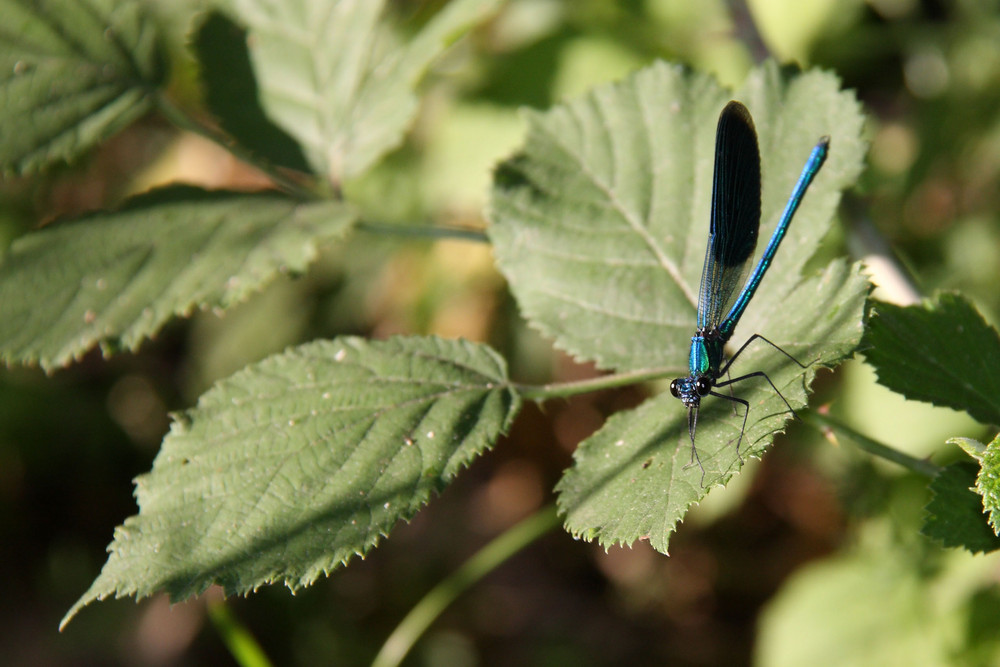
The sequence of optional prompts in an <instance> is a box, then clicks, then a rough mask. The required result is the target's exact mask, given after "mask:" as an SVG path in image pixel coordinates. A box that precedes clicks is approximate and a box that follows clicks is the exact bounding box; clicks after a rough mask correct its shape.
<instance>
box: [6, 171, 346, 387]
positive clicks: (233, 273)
mask: <svg viewBox="0 0 1000 667" xmlns="http://www.w3.org/2000/svg"><path fill="white" fill-rule="evenodd" d="M353 221H354V213H353V212H352V211H351V210H350V209H349V208H347V207H346V206H345V205H343V204H341V203H337V202H318V203H309V204H303V203H300V202H296V201H294V200H291V199H289V198H287V197H284V196H282V195H278V194H273V193H272V194H240V193H233V192H206V191H203V190H199V189H196V188H193V187H186V186H177V187H170V188H165V189H163V190H159V191H154V192H152V193H150V194H147V195H144V196H140V197H137V198H135V199H133V200H131V201H130V202H128V203H127V204H126V206H125V207H124V208H122V209H121V210H119V211H115V212H102V213H95V214H93V215H90V216H87V217H85V218H81V219H79V220H76V221H73V222H68V223H63V224H57V225H52V226H49V227H45V228H43V229H41V230H39V231H36V232H32V233H29V234H26V235H25V236H22V237H20V238H18V239H17V240H16V241H14V243H13V244H12V245H11V247H10V251H9V252H8V254H7V256H6V257H5V258H4V261H3V263H2V264H0V359H3V360H4V361H6V362H8V363H36V362H37V363H39V364H40V365H41V366H42V367H43V368H46V369H51V368H55V367H59V366H63V365H65V364H67V363H69V362H70V361H72V360H73V359H74V358H76V357H79V356H80V355H82V354H83V353H85V352H86V351H87V350H89V349H91V348H92V347H93V346H94V345H95V344H97V343H101V344H102V345H105V346H106V347H108V348H118V347H122V348H125V349H130V350H131V349H135V348H136V347H137V346H138V345H139V343H140V342H142V340H144V339H145V338H147V337H149V336H152V335H154V334H155V333H156V332H157V331H158V330H159V329H160V328H161V327H162V326H163V325H164V323H166V322H167V321H168V320H169V319H170V318H172V317H174V316H176V315H182V316H183V315H187V314H189V313H190V312H191V310H192V309H194V308H227V307H229V306H231V305H233V304H235V303H238V302H240V301H242V300H244V299H246V298H247V297H248V296H249V295H250V294H251V293H253V292H255V291H257V290H259V289H260V288H261V287H262V286H264V285H265V284H267V283H268V282H270V281H271V280H273V279H274V277H275V276H277V275H278V274H279V273H280V272H299V271H303V270H304V269H305V267H306V266H307V265H308V264H309V262H311V261H312V260H313V259H314V258H315V256H316V252H317V244H318V243H319V242H321V241H323V240H328V239H333V238H336V237H338V236H340V235H342V234H343V233H344V232H345V231H346V230H347V229H348V228H349V226H350V225H351V224H352V223H353Z"/></svg>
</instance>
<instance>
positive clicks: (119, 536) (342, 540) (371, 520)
mask: <svg viewBox="0 0 1000 667" xmlns="http://www.w3.org/2000/svg"><path fill="white" fill-rule="evenodd" d="M519 405H520V403H519V399H518V396H517V394H516V393H515V392H514V391H513V389H511V387H510V386H509V385H508V383H507V371H506V366H505V364H504V361H503V359H502V358H500V357H499V356H498V355H497V354H496V353H494V352H493V351H492V350H490V349H489V348H488V347H485V346H483V345H477V344H474V343H469V342H466V341H460V340H443V339H439V338H416V337H414V338H394V339H390V340H385V341H378V342H367V341H364V340H362V339H359V338H342V339H337V340H334V341H320V342H316V343H311V344H307V345H303V346H301V347H298V348H293V349H290V350H288V351H286V352H284V353H282V354H279V355H275V356H273V357H270V358H268V359H266V360H264V361H262V362H260V363H258V364H254V365H252V366H249V367H248V368H246V369H244V370H243V371H240V372H239V373H237V374H235V375H233V376H232V377H231V378H229V379H227V380H224V381H222V382H220V383H219V384H218V385H216V387H215V388H213V389H212V390H210V391H209V392H207V393H206V394H204V395H203V396H202V397H201V399H200V400H199V401H198V406H197V407H196V408H194V409H193V410H190V411H188V412H186V413H185V414H183V415H181V416H178V417H177V419H176V421H175V423H174V424H173V426H172V428H171V430H170V433H169V434H168V436H167V438H166V439H165V441H164V443H163V448H162V450H161V451H160V453H159V455H158V456H157V457H156V461H155V462H154V463H153V470H152V471H151V472H150V473H149V474H147V475H143V476H142V477H139V478H138V479H137V480H136V497H137V499H138V502H139V514H138V516H133V517H131V518H129V519H127V520H126V521H125V524H124V525H123V526H121V527H119V528H118V529H117V530H116V531H115V538H114V542H112V544H111V546H110V547H109V551H110V554H111V555H110V557H109V559H108V562H107V563H106V564H105V566H104V569H103V570H102V572H101V574H100V576H99V577H98V578H97V580H96V581H95V582H94V584H93V585H92V586H91V588H90V590H88V591H87V593H86V594H85V595H84V596H83V597H82V598H81V599H80V600H79V601H78V602H77V603H76V605H74V607H73V608H72V609H71V610H70V612H69V613H68V614H67V615H66V618H65V619H64V620H63V624H65V623H67V622H68V621H69V619H71V618H72V616H73V615H74V614H75V613H76V612H77V611H78V610H79V609H80V608H82V607H83V606H84V605H86V604H88V603H89V602H92V601H94V600H99V599H104V598H106V597H108V596H110V595H115V596H126V595H135V596H136V597H138V598H142V597H145V596H148V595H151V594H152V593H154V592H156V591H161V590H162V591H166V592H167V593H169V594H170V597H171V599H173V600H181V599H184V598H187V597H190V596H192V595H196V594H198V593H200V592H202V591H204V590H205V589H206V588H207V587H208V586H209V585H212V584H219V585H221V586H222V587H223V588H224V589H225V592H226V593H227V594H233V593H247V592H249V591H252V590H255V589H256V588H258V587H260V586H262V585H265V584H270V583H274V582H283V583H284V584H285V585H287V586H288V587H289V588H291V589H292V590H296V589H298V588H301V587H303V586H308V585H309V584H311V583H312V582H314V581H315V580H316V579H317V578H318V577H319V576H321V575H323V574H326V573H328V572H330V571H331V570H333V569H334V568H336V567H338V566H340V565H341V564H343V563H346V562H347V561H348V560H349V559H350V558H351V557H353V556H355V555H363V554H364V553H365V552H367V551H368V550H369V549H370V548H371V547H373V546H374V545H375V544H377V542H378V541H379V539H380V538H381V537H382V536H383V535H386V534H387V533H388V531H389V529H390V528H391V527H392V526H393V525H394V524H395V523H396V522H397V521H399V520H400V519H408V518H410V517H411V516H413V514H414V513H415V512H416V511H417V509H419V507H421V506H422V505H423V504H425V503H426V502H427V500H428V499H429V498H430V496H431V494H432V493H434V492H437V491H440V490H441V489H442V488H444V486H445V485H446V484H447V483H448V482H449V481H450V480H451V479H452V478H453V477H454V476H455V475H456V474H457V473H458V471H459V470H460V469H461V468H463V467H464V466H466V465H468V464H469V463H470V462H471V461H472V460H473V459H474V458H475V457H477V456H479V455H480V454H482V453H483V452H484V451H485V450H486V449H488V448H489V447H490V446H492V444H493V443H494V442H495V441H496V439H497V438H498V437H499V435H500V434H501V433H502V432H504V431H506V430H507V428H508V427H509V426H510V423H511V421H512V420H513V418H514V416H515V414H516V413H517V411H518V409H519Z"/></svg>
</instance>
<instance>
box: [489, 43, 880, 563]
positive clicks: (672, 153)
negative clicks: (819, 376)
mask: <svg viewBox="0 0 1000 667" xmlns="http://www.w3.org/2000/svg"><path fill="white" fill-rule="evenodd" d="M730 98H735V99H739V100H741V101H743V102H745V103H746V104H747V106H748V107H749V109H750V111H751V113H752V114H753V115H754V120H755V123H756V126H757V131H758V135H759V139H760V149H761V158H762V169H763V185H762V190H763V192H762V205H763V220H762V230H761V236H762V237H764V238H766V236H767V235H768V234H769V233H770V231H771V230H772V229H773V227H774V225H775V224H776V222H777V218H778V216H779V214H780V212H781V210H782V208H783V207H784V204H785V201H786V199H787V197H788V195H789V194H790V192H791V190H792V186H793V184H794V183H795V180H796V179H797V177H798V175H799V173H800V171H801V169H802V166H803V164H804V163H805V160H806V158H807V157H808V155H809V153H810V151H811V150H812V148H813V146H814V145H815V143H816V142H817V140H818V139H819V138H820V137H821V136H822V135H830V136H831V150H830V156H829V159H828V160H827V163H826V165H825V166H824V167H823V170H822V171H821V172H820V174H819V176H818V177H817V178H816V181H815V182H814V183H813V185H812V187H811V188H810V190H809V192H808V194H807V195H806V197H805V199H804V201H803V203H802V207H801V209H800V210H799V212H798V214H797V215H796V217H795V220H794V222H793V223H792V225H791V227H790V230H789V233H788V236H787V238H786V239H785V241H784V243H783V245H782V247H781V249H780V250H779V252H778V254H777V257H776V259H775V261H774V264H773V265H772V267H771V269H770V271H769V272H768V275H767V276H766V277H765V279H764V281H763V283H762V285H761V288H760V291H759V292H758V293H757V295H756V296H755V298H754V300H753V303H752V304H751V305H750V307H749V309H748V310H747V312H746V315H745V316H744V318H743V320H742V321H741V323H740V326H739V328H738V329H737V331H736V334H735V336H734V338H733V343H734V344H736V345H738V344H740V343H742V342H743V341H744V340H745V339H747V338H748V337H749V336H750V335H751V334H753V333H755V332H756V333H760V334H762V335H764V336H766V337H767V338H768V339H769V340H770V341H772V342H773V343H774V344H775V345H777V346H779V347H780V348H781V349H783V350H785V351H786V352H787V353H788V354H790V355H792V356H793V357H795V358H796V359H799V360H801V361H802V362H803V363H804V364H806V365H807V366H808V368H806V369H802V368H800V367H799V366H797V365H796V364H794V363H793V362H791V361H790V360H789V359H788V358H787V357H785V356H784V355H782V354H781V353H780V352H778V351H777V350H775V349H774V347H772V346H770V345H767V344H766V343H763V342H759V341H758V342H757V343H756V344H754V345H752V346H751V347H750V348H748V349H747V350H746V352H745V353H744V354H743V355H741V357H740V359H739V361H738V362H737V363H736V365H735V366H734V367H733V368H732V375H733V377H737V376H739V375H741V374H746V373H750V372H756V371H765V372H766V373H767V374H768V376H769V377H770V378H771V380H772V381H773V382H774V384H775V386H776V387H777V388H778V390H779V391H781V392H782V394H783V395H784V396H785V398H786V399H787V400H788V402H789V404H791V406H792V407H795V408H800V407H802V406H804V405H805V402H806V390H807V387H808V385H809V383H810V382H811V380H812V377H813V375H814V374H815V372H816V371H817V370H818V369H819V368H820V367H823V366H830V365H833V364H835V363H837V362H839V361H840V360H842V359H844V358H845V357H847V356H849V355H850V354H851V352H852V351H853V350H854V349H855V348H856V346H857V343H858V340H859V339H860V336H861V322H862V317H863V307H864V302H865V299H866V295H867V282H866V281H865V279H864V278H863V277H862V276H861V275H860V273H859V268H858V267H857V266H854V267H848V266H847V265H845V264H843V263H834V264H832V265H831V266H830V267H829V268H828V269H827V270H826V271H825V272H824V273H822V274H821V275H818V276H814V277H810V278H806V279H803V276H802V271H803V268H804V266H805V265H806V263H807V262H808V261H809V259H810V258H811V257H812V255H813V254H814V253H815V251H816V246H817V244H818V242H819V240H820V239H821V238H822V237H823V236H824V234H825V233H826V231H827V230H828V229H829V225H830V219H831V216H832V213H833V211H834V210H835V208H836V206H837V203H838V201H839V198H840V191H841V190H842V189H843V188H844V187H846V186H847V185H849V184H850V183H852V182H853V180H854V178H855V177H856V176H857V174H858V172H859V170H860V165H861V159H862V157H863V155H864V144H863V142H862V141H861V140H860V138H859V133H860V129H861V124H862V117H861V114H860V112H859V109H858V105H857V102H856V101H855V100H854V99H853V97H851V96H850V95H849V94H847V93H844V92H842V91H840V89H839V84H838V82H837V80H836V79H835V78H834V77H833V76H831V75H828V74H824V73H820V72H809V73H806V74H803V75H800V76H798V77H794V78H791V79H789V80H787V81H786V80H784V79H782V78H781V76H780V75H779V74H778V70H777V68H776V67H774V66H773V65H771V66H767V67H764V68H762V69H760V70H758V71H756V72H754V73H753V74H752V75H751V77H750V78H749V79H748V81H747V83H746V84H745V85H744V87H743V88H742V89H741V90H739V91H736V92H729V91H725V90H723V89H722V88H721V87H720V86H719V85H718V84H717V83H715V82H714V80H712V79H709V78H708V77H705V76H700V75H696V74H690V73H688V72H686V71H685V70H682V69H680V68H675V67H670V66H668V65H665V64H662V63H660V64H656V65H653V66H651V67H649V68H646V69H644V70H642V71H640V72H638V73H637V74H635V75H634V76H632V77H630V78H628V79H627V80H625V81H623V82H621V83H617V84H612V85H607V86H601V87H599V88H597V89H595V90H594V91H593V92H592V93H590V94H588V95H586V96H585V97H583V98H582V99H580V100H576V101H573V102H570V103H567V104H564V105H561V106H558V107H556V108H554V109H552V110H551V111H548V112H544V113H536V112H532V113H529V115H528V120H529V125H530V129H529V136H528V139H527V141H526V142H525V147H524V148H523V149H522V151H521V152H520V153H518V154H517V155H515V156H514V157H513V158H511V159H510V160H508V161H506V162H504V163H503V164H501V165H500V167H498V169H497V172H496V176H495V181H494V187H493V199H492V207H491V213H490V217H491V223H492V224H491V227H490V230H489V233H490V237H491V239H492V240H493V241H494V243H495V246H496V255H497V260H498V263H499V265H500V269H501V271H502V272H503V273H504V275H505V276H506V278H507V280H508V282H509V283H510V286H511V289H512V291H513V292H514V295H515V296H516V297H517V300H518V303H519V304H520V306H521V308H522V310H523V311H524V314H525V316H526V317H527V319H528V321H529V323H530V324H532V325H533V326H535V327H537V328H538V329H540V330H541V331H542V332H543V333H545V334H546V335H548V336H550V337H552V338H553V339H554V340H555V342H556V344H557V345H558V346H559V347H561V348H563V349H565V350H567V351H568V352H570V353H571V354H572V355H573V356H575V357H577V358H578V359H581V360H593V361H596V362H597V363H598V365H599V366H601V367H605V368H615V369H617V370H637V369H657V368H662V369H664V370H665V371H672V372H674V373H676V374H678V375H679V374H681V373H685V372H686V361H687V358H688V347H689V345H690V340H691V335H692V334H693V333H694V329H695V320H696V317H695V311H696V306H697V300H698V297H697V294H698V289H699V284H700V280H701V269H702V263H703V260H704V256H705V246H706V243H707V238H708V222H709V210H710V205H711V198H712V197H711V183H712V167H713V155H714V143H715V125H716V120H717V118H718V115H719V112H720V111H721V110H722V107H723V106H724V104H725V102H726V100H728V99H730ZM733 392H734V394H735V395H737V396H739V397H741V398H744V399H746V400H747V401H748V402H749V403H750V415H749V419H748V421H747V432H746V436H745V440H744V442H743V444H742V450H741V452H742V454H743V455H744V456H746V455H749V454H751V453H752V454H753V455H759V453H760V452H761V451H762V450H763V448H764V447H765V446H766V445H767V444H769V442H770V439H771V435H772V434H773V433H774V432H776V431H779V430H781V428H782V426H783V424H784V422H785V421H786V420H787V419H788V418H790V416H791V415H790V414H789V413H788V410H787V408H786V407H785V404H784V403H783V402H782V400H781V398H780V397H778V396H777V394H775V392H774V390H772V389H771V388H770V386H768V384H767V382H766V381H764V380H763V379H762V378H756V379H753V380H747V381H745V382H741V383H738V384H736V385H734V386H733ZM741 424H742V416H734V415H733V412H732V405H731V404H730V403H729V402H726V401H721V400H716V399H711V400H706V401H705V402H704V403H703V407H702V412H701V416H700V418H699V421H698V453H699V454H700V458H701V462H702V465H703V466H704V468H705V475H704V478H703V477H702V471H701V468H699V467H697V466H694V467H687V468H685V467H684V466H683V465H682V464H683V463H687V462H688V461H689V460H690V451H691V450H690V440H689V438H688V434H687V424H686V418H685V412H684V409H683V407H682V405H681V404H680V402H679V401H676V400H674V399H673V398H672V397H669V396H667V397H659V398H657V399H655V401H653V402H651V403H649V404H647V405H644V406H642V407H640V408H638V409H637V410H636V411H634V412H632V413H625V414H622V415H621V416H616V417H614V418H612V419H611V420H609V422H608V423H607V424H606V425H605V427H604V428H603V429H602V430H601V431H599V432H598V433H596V434H595V435H594V436H593V437H592V438H590V439H588V440H587V441H585V442H584V443H582V444H581V446H580V447H579V448H578V450H577V452H576V459H575V463H574V466H573V468H571V469H570V470H569V471H568V472H567V474H566V475H565V476H564V478H563V480H562V482H561V483H560V486H559V490H560V498H559V503H560V507H561V508H562V510H563V511H564V512H565V513H566V515H567V522H566V525H567V528H568V529H569V530H570V531H571V532H573V533H574V534H576V535H581V536H585V537H587V538H594V539H598V540H599V541H600V542H601V543H602V544H610V543H615V542H626V543H628V542H632V541H634V540H636V539H639V538H648V539H649V540H650V541H651V543H652V544H653V546H654V547H656V548H657V549H659V550H661V551H665V550H666V547H667V541H668V538H669V535H670V532H671V531H672V528H673V526H674V525H675V523H676V522H677V521H679V520H680V519H681V518H682V517H683V515H684V512H685V510H686V508H687V507H688V505H690V503H691V502H694V501H695V500H697V499H698V498H700V497H701V496H702V495H704V492H705V487H706V486H709V485H711V484H712V483H716V482H725V481H726V480H727V479H728V478H729V476H730V475H731V474H732V473H733V472H735V470H737V469H738V468H739V463H740V458H739V456H738V455H737V452H736V444H737V439H738V436H739V433H740V426H741ZM703 484H704V486H703Z"/></svg>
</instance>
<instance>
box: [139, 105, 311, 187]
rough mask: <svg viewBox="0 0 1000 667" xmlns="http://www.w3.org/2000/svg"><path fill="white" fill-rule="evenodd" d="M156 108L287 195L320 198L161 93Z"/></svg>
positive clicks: (179, 126)
mask: <svg viewBox="0 0 1000 667" xmlns="http://www.w3.org/2000/svg"><path fill="white" fill-rule="evenodd" d="M156 108H157V109H159V111H160V113H162V114H163V116H164V117H165V118H166V119H167V120H169V121H170V122H171V123H173V124H174V125H176V126H177V127H178V128H180V129H182V130H186V131H187V132H191V133H193V134H197V135H198V136H200V137H204V138H205V139H208V140H209V141H211V142H212V143H215V144H218V145H219V146H221V147H222V148H224V149H226V150H227V151H228V152H230V153H232V154H233V155H234V156H236V158H237V159H239V160H242V161H243V162H246V163H247V164H250V165H253V166H254V167H256V168H257V169H260V170H261V171H262V172H264V173H265V174H267V176H268V178H270V179H271V180H272V181H274V183H275V185H277V186H278V187H280V188H282V189H283V190H285V191H286V192H288V193H289V194H291V195H293V196H295V197H298V198H299V199H303V200H307V201H309V200H314V199H319V198H320V195H319V194H318V193H317V192H315V191H314V190H312V189H310V188H308V187H306V186H304V185H302V184H301V183H298V182H296V181H295V180H294V179H292V178H290V177H289V176H288V175H286V174H284V173H283V172H282V171H281V170H280V169H278V168H277V167H275V166H274V165H273V164H271V163H270V162H268V161H267V160H263V159H261V157H260V156H259V155H257V154H256V153H254V152H253V151H250V150H247V149H246V148H244V147H243V146H242V145H240V144H239V143H238V142H235V141H233V140H232V139H230V138H229V137H228V136H226V135H225V134H224V133H222V132H219V131H218V130H215V129H213V128H210V127H208V126H206V125H203V124H201V123H199V122H198V121H196V120H195V119H194V118H192V117H191V115H189V114H188V113H187V112H185V111H184V110H183V109H181V108H180V107H178V106H177V105H176V104H174V103H173V102H172V101H171V100H170V99H169V98H168V97H167V96H166V95H162V94H160V95H157V96H156Z"/></svg>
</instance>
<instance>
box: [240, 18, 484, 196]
mask: <svg viewBox="0 0 1000 667" xmlns="http://www.w3.org/2000/svg"><path fill="white" fill-rule="evenodd" d="M231 1H232V5H233V7H234V9H235V12H236V14H235V15H236V16H237V17H238V19H239V20H240V21H243V22H244V23H245V24H246V25H247V27H248V29H249V31H250V36H251V39H250V42H249V45H250V57H251V61H252V62H253V65H254V69H255V71H256V74H257V81H258V84H259V86H260V92H261V104H262V105H263V107H264V109H265V111H266V112H267V114H268V115H269V116H270V118H271V119H273V120H274V122H275V123H276V124H277V125H278V126H279V127H281V128H282V129H284V130H285V131H286V132H288V134H289V135H291V136H293V137H295V138H296V139H297V140H298V141H299V143H300V144H301V145H302V147H303V149H304V151H305V155H306V159H307V161H308V162H309V164H310V165H311V166H312V168H313V170H314V171H315V172H316V173H319V174H325V175H326V176H327V177H328V178H329V179H330V180H331V181H333V182H335V183H338V182H340V181H342V180H344V179H349V178H352V177H355V176H358V175H360V174H361V173H363V172H364V171H365V170H366V169H368V167H370V166H372V165H373V164H374V163H375V162H376V161H377V160H378V159H379V158H380V157H382V156H383V155H384V154H385V153H386V152H388V151H389V150H391V149H392V148H394V147H395V146H397V145H398V144H399V143H400V141H401V140H402V138H403V133H404V132H405V131H406V129H407V127H408V126H409V124H410V122H411V121H412V119H413V117H414V114H415V113H416V109H417V97H416V95H415V94H414V88H415V86H416V85H417V83H418V80H419V78H420V77H421V76H422V75H423V73H424V72H425V71H426V69H427V67H428V66H429V65H430V64H431V62H432V61H433V60H434V59H435V58H436V57H437V56H439V55H440V54H441V53H442V51H443V50H444V48H445V47H446V46H447V45H448V44H449V43H450V42H451V41H453V40H454V39H456V38H457V37H458V36H460V34H461V33H463V32H464V31H465V30H467V29H468V28H469V27H471V26H472V25H474V24H475V23H476V22H478V21H480V20H482V19H483V18H485V16H486V15H487V14H488V13H489V12H490V11H492V10H493V8H494V7H495V6H496V5H497V0H455V1H454V2H450V3H448V5H447V6H445V7H444V9H442V10H441V11H440V12H439V13H438V14H437V15H436V16H435V17H434V18H432V19H431V21H430V22H429V23H428V24H427V25H426V26H424V28H423V29H422V30H421V32H420V33H419V34H418V35H417V36H416V37H415V38H414V39H413V40H411V41H410V42H409V43H405V44H403V43H401V42H400V38H399V37H398V36H397V35H396V34H395V33H394V32H393V31H392V30H390V28H389V27H388V26H387V25H386V24H385V22H384V21H382V20H380V15H381V14H382V11H383V7H384V5H385V2H384V0H370V1H368V2H357V1H352V0H289V1H287V2H271V1H267V0H231Z"/></svg>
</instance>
